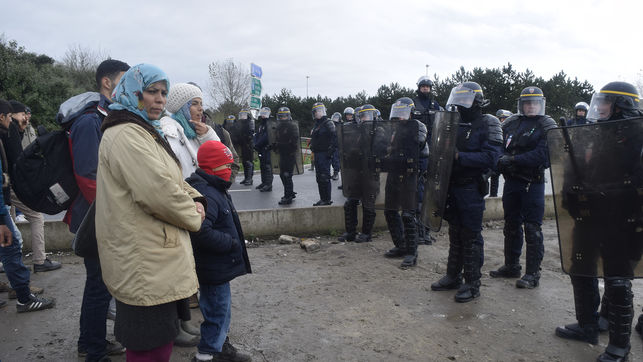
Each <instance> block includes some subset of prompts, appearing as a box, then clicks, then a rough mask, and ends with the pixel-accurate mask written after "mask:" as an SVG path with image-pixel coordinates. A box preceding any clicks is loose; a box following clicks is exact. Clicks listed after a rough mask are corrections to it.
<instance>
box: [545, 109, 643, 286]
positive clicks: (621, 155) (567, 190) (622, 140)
mask: <svg viewBox="0 0 643 362" xmlns="http://www.w3.org/2000/svg"><path fill="white" fill-rule="evenodd" d="M547 143H548V148H549V159H550V163H551V168H550V172H551V180H552V189H553V194H554V206H555V209H556V221H557V226H558V240H559V245H560V257H561V265H562V268H563V271H565V272H566V273H568V274H571V275H577V276H589V277H604V276H607V277H610V276H618V277H642V276H643V265H642V264H641V263H640V260H641V254H642V252H643V212H642V209H641V205H642V202H641V201H642V198H643V182H642V180H643V169H642V168H643V167H642V163H641V162H642V157H643V118H633V119H629V120H621V121H611V122H600V123H594V124H587V125H581V126H572V127H562V128H555V129H552V130H550V131H549V132H548V133H547Z"/></svg>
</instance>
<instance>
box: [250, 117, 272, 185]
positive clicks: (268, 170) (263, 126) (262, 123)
mask: <svg viewBox="0 0 643 362" xmlns="http://www.w3.org/2000/svg"><path fill="white" fill-rule="evenodd" d="M270 113H271V111H270V108H268V107H263V108H261V110H260V111H259V124H258V129H257V133H255V135H254V148H255V150H256V151H257V153H258V154H259V169H260V170H261V184H259V185H258V186H257V187H256V189H258V190H259V191H261V192H268V191H272V179H273V177H272V166H271V164H270V143H269V142H268V119H269V118H270Z"/></svg>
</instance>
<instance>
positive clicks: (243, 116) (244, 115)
mask: <svg viewBox="0 0 643 362" xmlns="http://www.w3.org/2000/svg"><path fill="white" fill-rule="evenodd" d="M249 113H250V112H248V111H241V112H239V119H248V114H249Z"/></svg>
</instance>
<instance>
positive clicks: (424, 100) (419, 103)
mask: <svg viewBox="0 0 643 362" xmlns="http://www.w3.org/2000/svg"><path fill="white" fill-rule="evenodd" d="M416 84H417V90H416V91H415V93H416V97H415V98H414V99H413V103H414V104H415V110H414V111H413V118H415V119H417V120H418V121H420V122H422V123H424V125H425V126H426V129H427V132H428V135H427V143H430V142H431V131H432V129H433V120H434V117H435V116H434V113H435V111H437V110H440V109H441V108H442V107H440V104H439V103H438V102H437V101H436V100H435V99H434V98H433V81H432V80H431V79H429V77H427V76H421V77H420V78H419V79H418V81H417V83H416ZM428 146H430V144H427V150H426V152H423V153H422V154H421V155H420V164H419V167H420V173H419V175H418V192H417V196H418V209H417V211H416V214H417V216H418V218H417V219H418V226H417V227H418V243H419V244H426V245H431V244H432V243H433V240H434V239H433V238H432V237H431V235H430V233H429V230H428V228H426V227H425V226H424V225H422V223H420V222H419V219H420V218H419V214H420V212H421V210H422V199H423V198H424V182H425V180H426V177H425V174H426V172H428Z"/></svg>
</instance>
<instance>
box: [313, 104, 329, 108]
mask: <svg viewBox="0 0 643 362" xmlns="http://www.w3.org/2000/svg"><path fill="white" fill-rule="evenodd" d="M319 107H326V106H324V105H323V104H318V105H316V106H313V109H315V108H319Z"/></svg>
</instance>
